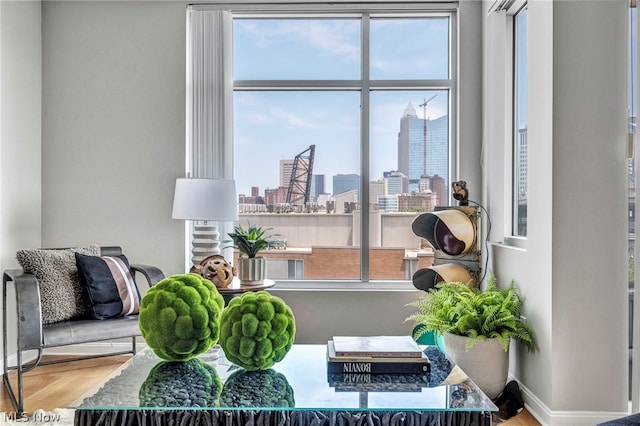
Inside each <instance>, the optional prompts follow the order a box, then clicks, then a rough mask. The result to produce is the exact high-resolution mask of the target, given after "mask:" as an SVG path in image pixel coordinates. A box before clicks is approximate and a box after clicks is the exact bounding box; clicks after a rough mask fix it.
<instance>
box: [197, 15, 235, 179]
mask: <svg viewBox="0 0 640 426" xmlns="http://www.w3.org/2000/svg"><path fill="white" fill-rule="evenodd" d="M231 24H232V20H231V14H230V13H229V12H225V11H220V10H194V9H191V8H190V9H188V11H187V90H186V92H187V105H186V124H187V125H186V128H187V134H186V140H187V164H186V168H187V172H190V173H191V176H192V177H205V178H229V179H230V178H233V150H232V143H233V142H232V132H233V116H232V96H233V76H232V74H231V73H232V71H231V70H232V44H231Z"/></svg>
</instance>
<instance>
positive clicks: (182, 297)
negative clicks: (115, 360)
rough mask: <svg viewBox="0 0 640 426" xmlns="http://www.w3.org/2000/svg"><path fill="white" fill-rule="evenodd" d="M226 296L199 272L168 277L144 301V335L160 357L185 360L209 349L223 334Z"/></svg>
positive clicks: (141, 311)
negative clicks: (222, 315) (221, 333)
mask: <svg viewBox="0 0 640 426" xmlns="http://www.w3.org/2000/svg"><path fill="white" fill-rule="evenodd" d="M223 308H224V299H223V298H222V295H221V294H220V293H218V290H217V289H216V287H215V286H214V285H213V283H212V282H211V281H209V280H207V279H206V278H203V277H202V276H200V275H198V274H178V275H172V276H170V277H167V278H165V279H163V280H161V281H160V282H158V283H157V284H156V285H154V286H153V287H151V288H150V289H149V290H148V291H147V293H146V294H145V295H144V297H143V298H142V301H141V303H140V315H139V317H138V323H139V326H140V332H141V333H142V337H144V339H145V340H146V342H147V345H149V346H150V347H151V348H152V349H153V351H154V352H155V353H156V355H158V356H159V357H160V358H162V359H165V360H169V361H185V360H188V359H191V358H193V357H195V356H197V355H199V354H202V353H204V352H206V351H208V350H209V349H210V348H211V347H212V346H213V345H215V344H216V343H217V342H218V338H219V337H220V316H221V314H222V309H223Z"/></svg>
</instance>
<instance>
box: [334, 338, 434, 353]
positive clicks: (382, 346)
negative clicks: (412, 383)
mask: <svg viewBox="0 0 640 426" xmlns="http://www.w3.org/2000/svg"><path fill="white" fill-rule="evenodd" d="M333 345H334V349H335V353H336V356H342V357H349V356H351V357H370V358H420V357H422V355H423V353H422V349H421V348H420V346H419V345H418V343H417V342H416V341H415V340H413V338H412V337H411V336H408V335H407V336H334V337H333Z"/></svg>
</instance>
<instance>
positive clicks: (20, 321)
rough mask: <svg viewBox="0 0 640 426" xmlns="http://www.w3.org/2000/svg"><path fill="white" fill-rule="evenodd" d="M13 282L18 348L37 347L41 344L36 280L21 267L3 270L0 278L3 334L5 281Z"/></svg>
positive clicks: (39, 310)
mask: <svg viewBox="0 0 640 426" xmlns="http://www.w3.org/2000/svg"><path fill="white" fill-rule="evenodd" d="M9 281H12V282H13V285H14V288H15V293H16V316H17V327H18V336H17V344H18V347H17V349H18V350H23V349H37V348H40V347H41V346H42V342H43V337H42V309H41V305H40V289H39V287H38V280H37V279H36V277H35V276H33V275H32V274H28V273H25V272H24V271H23V270H21V269H12V270H5V271H4V274H3V278H2V303H3V308H4V323H3V328H4V335H5V339H6V335H7V325H8V324H7V318H6V316H7V309H6V306H7V283H8V282H9Z"/></svg>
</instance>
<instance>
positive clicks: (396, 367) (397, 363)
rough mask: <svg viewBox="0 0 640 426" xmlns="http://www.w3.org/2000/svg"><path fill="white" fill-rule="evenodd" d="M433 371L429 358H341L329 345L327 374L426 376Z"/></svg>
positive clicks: (331, 345)
mask: <svg viewBox="0 0 640 426" xmlns="http://www.w3.org/2000/svg"><path fill="white" fill-rule="evenodd" d="M430 371H431V363H430V362H429V358H428V357H427V356H426V355H425V354H424V353H422V354H421V356H420V357H419V358H407V357H400V358H375V357H344V356H343V357H340V356H337V355H336V353H335V349H334V346H333V342H332V341H329V342H328V343H327V373H330V374H426V373H429V372H430Z"/></svg>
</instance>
